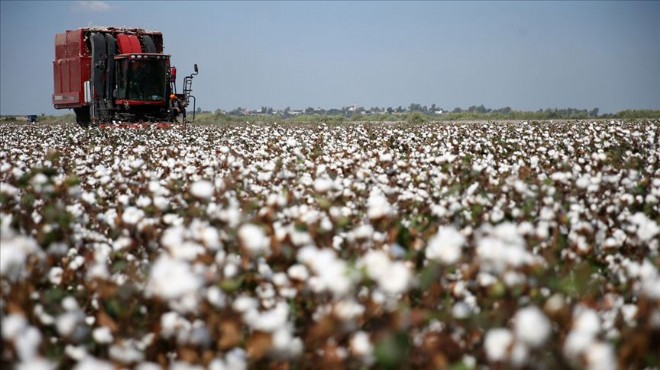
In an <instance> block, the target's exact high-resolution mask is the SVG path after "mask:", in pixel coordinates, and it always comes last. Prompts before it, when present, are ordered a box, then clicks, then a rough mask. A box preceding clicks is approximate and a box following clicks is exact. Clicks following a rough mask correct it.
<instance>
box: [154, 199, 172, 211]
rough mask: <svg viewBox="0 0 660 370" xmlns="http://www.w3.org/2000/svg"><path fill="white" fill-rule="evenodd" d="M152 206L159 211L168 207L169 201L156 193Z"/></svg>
mask: <svg viewBox="0 0 660 370" xmlns="http://www.w3.org/2000/svg"><path fill="white" fill-rule="evenodd" d="M154 206H156V208H158V209H160V210H161V211H164V210H166V209H168V208H169V207H170V201H169V200H168V199H167V198H165V197H163V196H160V195H158V196H156V197H154Z"/></svg>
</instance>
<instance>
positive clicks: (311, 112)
mask: <svg viewBox="0 0 660 370" xmlns="http://www.w3.org/2000/svg"><path fill="white" fill-rule="evenodd" d="M413 113H417V114H420V115H422V116H423V117H424V119H426V120H433V119H442V120H445V119H447V120H454V119H586V118H631V119H632V118H660V110H625V111H621V112H618V113H613V114H600V109H599V108H593V109H578V108H546V109H539V110H538V111H519V110H514V109H512V108H511V107H508V106H507V107H503V108H496V109H493V108H486V107H485V106H484V105H483V104H482V105H479V106H477V105H472V106H470V107H468V108H467V109H463V108H460V107H456V108H454V109H453V110H451V111H450V110H447V109H444V108H442V107H439V106H438V105H436V104H432V105H430V106H427V105H422V104H419V103H411V104H410V105H408V106H407V107H403V106H401V105H400V106H397V107H370V108H365V107H362V106H357V105H353V106H345V107H341V108H332V109H325V108H314V107H307V108H305V109H292V108H291V107H286V108H284V109H274V108H272V107H268V106H263V107H260V108H259V109H255V110H249V109H246V108H242V107H237V108H235V109H232V110H230V111H223V110H220V109H218V110H216V111H215V115H216V116H234V117H244V116H276V117H279V118H285V119H288V118H297V117H302V116H304V117H315V116H316V117H318V116H322V117H343V118H348V119H362V118H365V116H370V117H372V119H370V120H373V119H374V118H375V120H390V119H391V120H397V118H398V117H399V118H400V117H401V116H408V115H411V114H413Z"/></svg>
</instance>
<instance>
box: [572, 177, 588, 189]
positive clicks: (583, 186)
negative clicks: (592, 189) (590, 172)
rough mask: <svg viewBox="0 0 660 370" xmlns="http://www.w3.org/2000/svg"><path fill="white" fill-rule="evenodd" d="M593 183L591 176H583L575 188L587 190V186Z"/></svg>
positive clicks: (576, 182)
mask: <svg viewBox="0 0 660 370" xmlns="http://www.w3.org/2000/svg"><path fill="white" fill-rule="evenodd" d="M590 183H591V180H590V178H589V176H582V177H580V178H579V179H577V181H575V186H577V187H578V188H580V189H586V188H587V186H589V184H590Z"/></svg>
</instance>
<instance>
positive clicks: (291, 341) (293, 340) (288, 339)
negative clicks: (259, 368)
mask: <svg viewBox="0 0 660 370" xmlns="http://www.w3.org/2000/svg"><path fill="white" fill-rule="evenodd" d="M272 340H273V350H274V351H275V353H276V354H277V355H278V356H284V357H296V356H299V355H300V354H301V353H302V350H303V343H302V341H301V340H300V338H297V337H294V336H293V335H291V332H290V330H289V329H287V328H280V329H278V330H277V331H276V332H274V333H273V335H272Z"/></svg>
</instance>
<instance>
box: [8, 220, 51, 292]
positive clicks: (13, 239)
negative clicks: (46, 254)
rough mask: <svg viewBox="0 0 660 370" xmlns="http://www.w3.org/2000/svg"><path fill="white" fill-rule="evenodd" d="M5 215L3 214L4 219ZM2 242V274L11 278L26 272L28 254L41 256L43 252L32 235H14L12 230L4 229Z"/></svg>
mask: <svg viewBox="0 0 660 370" xmlns="http://www.w3.org/2000/svg"><path fill="white" fill-rule="evenodd" d="M7 218H9V217H7ZM4 219H5V216H4V215H3V221H4ZM7 229H8V228H7ZM1 237H2V239H1V241H0V244H2V248H0V275H1V276H4V277H7V278H8V279H10V280H17V279H19V278H21V277H23V276H24V275H25V273H26V271H25V263H26V262H27V259H28V256H30V255H36V256H38V257H39V258H41V257H42V256H43V252H42V251H41V249H40V248H39V246H38V245H37V242H36V240H34V239H33V238H32V237H27V236H22V235H14V234H13V232H12V231H10V230H5V228H4V227H3V230H2V236H1Z"/></svg>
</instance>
